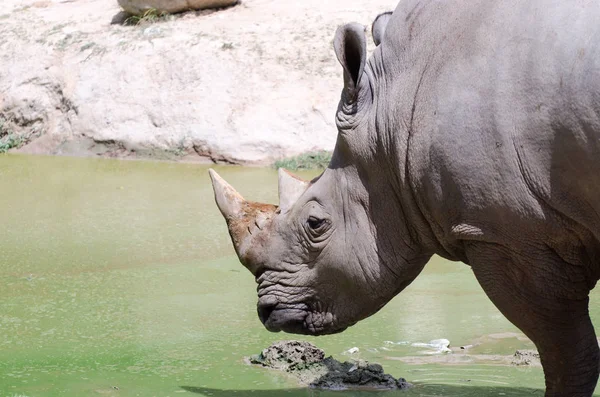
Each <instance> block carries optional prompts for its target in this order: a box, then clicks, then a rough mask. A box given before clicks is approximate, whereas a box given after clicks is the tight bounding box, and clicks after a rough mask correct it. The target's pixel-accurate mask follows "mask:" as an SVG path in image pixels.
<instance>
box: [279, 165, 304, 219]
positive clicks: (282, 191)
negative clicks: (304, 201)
mask: <svg viewBox="0 0 600 397" xmlns="http://www.w3.org/2000/svg"><path fill="white" fill-rule="evenodd" d="M309 184H310V182H308V181H305V180H303V179H300V178H298V177H297V176H295V175H292V174H290V173H289V172H288V171H286V170H284V169H283V168H280V169H279V209H280V210H281V211H282V212H285V211H287V210H288V209H289V208H290V207H291V206H292V205H294V203H295V202H296V200H298V198H300V196H301V195H302V193H304V191H305V190H306V188H308V185H309Z"/></svg>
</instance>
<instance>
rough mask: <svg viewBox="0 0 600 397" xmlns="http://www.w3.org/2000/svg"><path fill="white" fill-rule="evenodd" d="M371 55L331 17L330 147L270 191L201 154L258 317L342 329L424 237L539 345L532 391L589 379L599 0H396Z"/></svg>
mask: <svg viewBox="0 0 600 397" xmlns="http://www.w3.org/2000/svg"><path fill="white" fill-rule="evenodd" d="M380 22H381V23H385V22H388V23H387V26H380V27H376V29H374V31H378V32H384V34H383V37H382V38H381V43H380V44H379V46H378V47H376V49H375V50H374V51H373V53H372V54H371V55H370V56H368V54H367V43H366V40H367V39H366V36H365V28H364V26H362V25H359V24H357V23H350V24H347V25H345V26H341V27H340V28H338V30H337V32H336V33H335V39H334V49H335V53H336V55H337V58H338V60H339V62H340V63H341V66H342V67H343V77H344V86H343V90H342V95H341V99H340V102H339V106H338V109H337V112H336V114H335V121H336V124H337V129H338V136H337V141H336V145H335V149H334V151H333V156H332V159H331V163H330V164H329V166H328V168H327V169H326V170H325V171H324V172H323V173H322V174H321V175H320V176H319V177H317V178H315V179H313V180H311V181H304V180H301V179H299V178H296V177H294V176H292V175H291V174H289V173H287V172H286V171H284V170H280V172H279V205H278V206H276V205H270V204H260V203H254V202H249V201H246V200H244V199H243V198H242V197H241V196H240V195H239V194H238V193H237V192H236V191H235V190H234V189H233V188H232V187H231V186H230V185H228V184H227V183H226V182H225V181H224V180H222V179H221V178H220V177H219V176H218V175H217V174H216V173H215V172H214V171H211V176H212V181H213V187H214V191H215V197H216V202H217V204H218V206H219V208H220V210H221V212H222V214H223V215H224V217H225V219H226V221H227V225H228V228H229V232H230V235H231V238H232V240H233V244H234V247H235V250H236V252H237V255H238V256H239V259H240V261H241V262H242V264H243V265H245V266H246V267H247V268H248V269H249V270H250V271H251V272H252V274H253V275H254V276H255V278H256V282H257V283H258V316H259V317H260V320H261V321H262V322H263V323H264V325H265V327H266V328H267V329H268V330H270V331H285V332H290V333H300V334H312V335H324V334H332V333H336V332H340V331H342V330H344V329H345V328H347V327H349V326H351V325H353V324H355V323H356V322H358V321H359V320H361V319H364V318H366V317H368V316H370V315H372V314H374V313H376V312H377V311H378V310H379V309H381V308H382V307H383V306H384V305H385V304H386V303H387V302H388V301H389V300H390V299H392V298H393V297H394V296H395V295H396V294H398V293H399V292H401V291H402V290H403V289H404V288H405V287H406V286H407V285H409V284H410V283H411V282H412V281H413V280H414V279H415V277H417V276H418V274H419V273H420V272H421V270H422V269H423V267H424V266H425V264H426V263H427V261H428V260H429V259H430V258H431V257H432V255H434V254H437V255H440V256H442V257H444V258H447V259H449V260H452V261H462V262H464V263H465V264H467V265H468V266H470V267H471V269H472V271H473V273H474V275H475V277H476V278H477V280H478V282H479V283H480V285H481V286H482V288H483V290H484V291H485V293H486V294H487V296H488V297H489V298H490V299H491V300H492V302H493V303H494V304H495V305H496V307H497V308H498V309H499V310H500V311H501V312H502V313H503V314H504V315H505V316H506V318H507V319H508V320H509V321H511V322H512V323H513V324H515V325H516V326H517V327H518V328H520V329H521V330H522V331H523V332H524V333H525V334H526V335H527V336H528V337H529V338H530V339H531V340H532V341H533V342H534V343H535V345H536V346H537V348H538V350H539V353H540V356H541V361H542V365H543V368H544V374H545V380H546V396H591V395H592V393H593V391H594V388H595V385H596V382H597V379H598V372H599V359H600V355H599V349H598V342H597V340H596V336H595V332H594V327H593V325H592V323H591V321H590V317H589V313H588V302H589V292H590V290H591V289H592V288H593V287H594V286H595V284H596V281H597V280H598V278H599V272H600V2H598V1H584V0H570V1H562V0H561V1H559V0H527V1H523V0H502V1H498V0H472V1H468V2H467V1H451V0H449V1H439V0H403V1H402V2H400V4H399V5H398V7H397V8H396V9H395V11H394V12H393V14H392V15H391V18H380Z"/></svg>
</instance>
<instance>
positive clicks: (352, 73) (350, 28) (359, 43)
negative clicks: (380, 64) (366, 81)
mask: <svg viewBox="0 0 600 397" xmlns="http://www.w3.org/2000/svg"><path fill="white" fill-rule="evenodd" d="M333 48H334V50H335V55H336V56H337V59H338V61H340V64H341V65H342V67H343V68H344V88H345V90H346V93H347V95H348V97H349V99H350V100H351V101H354V100H355V99H356V97H357V95H358V88H359V85H358V84H359V82H360V78H361V76H362V75H363V71H364V69H365V64H366V62H367V38H366V36H365V27H364V26H363V25H360V24H358V23H349V24H347V25H344V26H340V27H339V28H338V29H337V31H336V32H335V38H334V40H333Z"/></svg>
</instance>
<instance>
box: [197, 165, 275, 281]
mask: <svg viewBox="0 0 600 397" xmlns="http://www.w3.org/2000/svg"><path fill="white" fill-rule="evenodd" d="M209 174H210V178H211V179H212V185H213V190H214V192H215V201H216V202H217V206H218V207H219V210H220V211H221V214H223V217H224V218H225V220H226V221H227V228H228V229H229V235H230V236H231V240H232V242H233V246H234V248H235V251H236V253H237V254H238V257H239V258H240V261H241V262H242V264H243V265H244V266H246V267H247V268H248V270H250V271H251V272H252V274H256V272H257V270H258V269H257V266H259V265H260V263H261V261H260V260H259V259H257V255H259V254H260V252H261V250H264V247H261V246H260V244H261V243H264V241H265V240H264V238H263V239H258V240H257V239H256V238H255V237H256V236H258V235H260V234H263V236H264V230H266V229H267V227H268V225H269V224H270V222H271V221H272V219H273V216H275V214H276V211H277V207H276V206H274V205H271V204H262V203H254V202H249V201H246V200H244V198H243V197H242V195H241V194H239V193H238V192H237V191H236V190H235V189H234V188H233V187H232V186H231V185H230V184H228V183H227V182H225V180H224V179H223V178H221V177H220V176H219V174H217V173H216V172H215V171H213V170H209ZM259 240H260V241H259Z"/></svg>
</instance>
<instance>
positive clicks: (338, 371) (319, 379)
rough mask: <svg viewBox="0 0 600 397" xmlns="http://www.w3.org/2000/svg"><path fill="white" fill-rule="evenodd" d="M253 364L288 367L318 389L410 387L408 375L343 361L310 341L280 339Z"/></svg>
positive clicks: (291, 371) (292, 372)
mask: <svg viewBox="0 0 600 397" xmlns="http://www.w3.org/2000/svg"><path fill="white" fill-rule="evenodd" d="M249 362H250V363H251V364H256V365H261V366H263V367H266V368H271V369H276V370H280V371H285V372H287V373H288V374H290V375H291V376H293V377H295V378H296V379H297V380H298V382H299V383H301V384H303V385H307V386H309V387H314V388H319V389H331V390H343V389H386V390H390V389H407V388H408V387H410V384H409V383H408V382H406V379H404V378H399V379H396V378H394V377H393V376H391V375H388V374H386V373H385V372H384V371H383V368H382V366H381V365H379V364H375V363H369V362H366V361H363V360H359V361H356V362H348V361H346V362H343V363H342V362H340V361H337V360H335V359H334V358H332V357H327V358H326V357H325V352H324V351H323V350H321V349H319V348H318V347H316V346H314V345H313V344H311V343H308V342H301V341H281V342H277V343H275V344H273V345H271V346H269V347H268V348H266V349H265V350H263V351H262V353H261V354H258V355H256V356H252V357H250V359H249Z"/></svg>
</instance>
